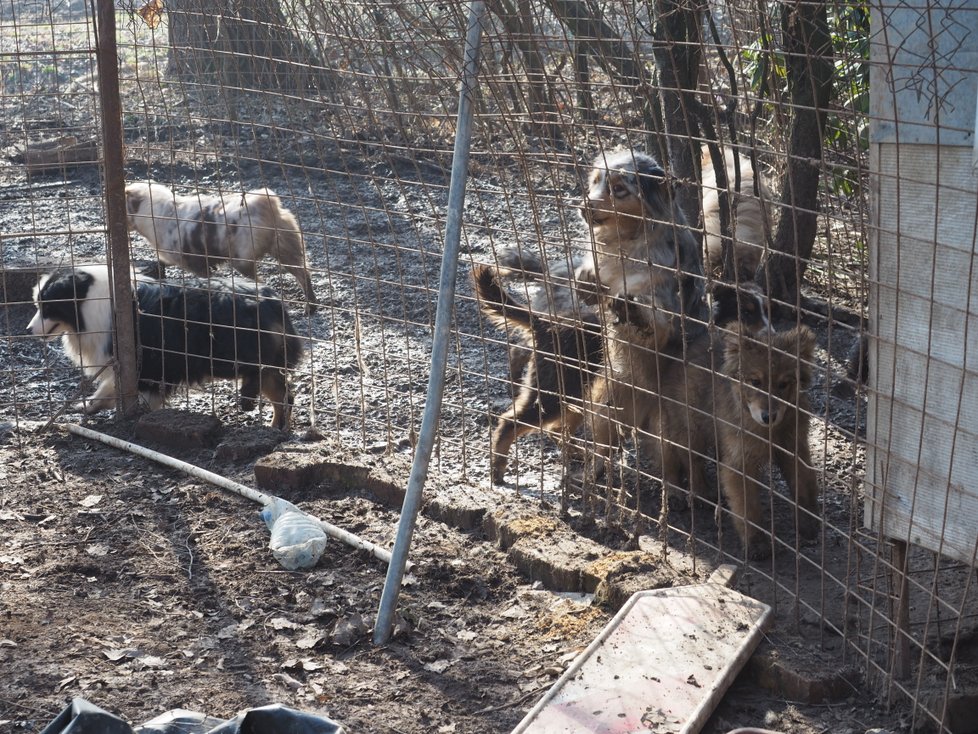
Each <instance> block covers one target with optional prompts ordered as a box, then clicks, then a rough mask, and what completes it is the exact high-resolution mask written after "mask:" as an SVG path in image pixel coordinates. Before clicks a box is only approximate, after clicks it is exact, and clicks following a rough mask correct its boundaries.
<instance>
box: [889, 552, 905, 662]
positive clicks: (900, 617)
mask: <svg viewBox="0 0 978 734" xmlns="http://www.w3.org/2000/svg"><path fill="white" fill-rule="evenodd" d="M907 547H908V546H907V543H906V541H903V540H894V541H893V556H892V560H893V586H894V587H895V590H896V615H894V616H895V618H896V623H895V625H894V629H893V664H892V665H891V666H890V667H891V670H892V671H893V675H894V676H895V677H896V679H897V680H907V679H908V678H909V677H910V584H909V583H908V580H907V573H908V572H909V567H908V565H907Z"/></svg>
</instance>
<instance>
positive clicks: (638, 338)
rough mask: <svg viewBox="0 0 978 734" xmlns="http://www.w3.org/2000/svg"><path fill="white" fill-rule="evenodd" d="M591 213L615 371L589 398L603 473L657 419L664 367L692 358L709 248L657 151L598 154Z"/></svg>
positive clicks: (701, 327)
mask: <svg viewBox="0 0 978 734" xmlns="http://www.w3.org/2000/svg"><path fill="white" fill-rule="evenodd" d="M582 215H583V217H584V220H585V222H586V223H587V225H588V226H589V228H590V230H591V237H592V240H593V243H594V244H593V247H594V257H593V263H592V270H593V273H594V279H595V281H596V282H597V284H598V289H599V292H600V293H601V296H602V299H601V303H602V306H603V308H604V311H605V313H604V319H603V321H604V323H605V324H606V326H607V328H606V334H605V336H606V346H605V349H606V352H607V363H608V366H609V368H608V370H606V373H605V374H604V375H603V376H601V377H599V379H598V380H597V381H596V383H595V386H594V389H593V395H592V400H591V401H590V402H591V403H592V405H593V411H592V412H591V418H592V419H593V420H592V432H593V438H594V442H595V444H596V446H597V450H598V453H599V456H598V457H596V463H595V466H594V471H593V475H594V476H595V477H597V476H599V475H601V474H602V473H603V472H604V470H605V464H606V462H607V460H608V459H610V457H611V455H612V454H613V453H614V452H615V451H616V449H617V448H618V446H619V443H620V435H621V433H622V432H623V431H624V432H627V431H630V430H634V429H639V430H648V428H649V426H654V425H657V423H658V410H659V406H658V396H657V393H658V391H659V384H660V374H659V371H660V368H661V366H662V364H663V363H664V360H665V359H667V358H668V357H673V358H679V359H682V358H683V353H684V351H685V349H686V344H688V343H689V341H690V340H693V339H695V338H696V336H697V335H698V334H700V333H702V332H704V331H705V329H706V324H707V322H708V320H709V310H708V306H707V303H706V299H705V286H706V279H705V277H704V273H703V261H702V257H701V255H700V248H699V246H698V245H697V243H696V240H695V238H694V237H693V235H692V234H691V232H690V230H689V225H688V223H687V221H686V218H685V216H684V215H683V213H682V210H681V209H680V208H679V206H678V205H677V204H676V203H675V201H674V197H673V192H672V183H671V181H670V180H669V178H668V177H667V175H666V173H665V171H664V170H663V168H662V167H661V166H660V165H659V164H658V162H657V161H656V160H655V159H654V158H653V157H652V156H649V155H647V154H645V153H641V152H638V151H633V150H618V151H614V152H610V153H606V154H600V155H598V156H597V158H596V159H595V160H594V164H593V166H592V170H591V174H590V177H589V180H588V192H587V196H586V197H585V200H584V204H583V208H582Z"/></svg>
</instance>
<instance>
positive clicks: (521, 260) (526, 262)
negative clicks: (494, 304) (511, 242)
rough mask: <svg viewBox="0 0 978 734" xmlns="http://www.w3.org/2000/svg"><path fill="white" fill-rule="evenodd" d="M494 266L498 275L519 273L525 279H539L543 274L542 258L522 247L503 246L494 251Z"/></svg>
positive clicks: (507, 275) (508, 275) (509, 275)
mask: <svg viewBox="0 0 978 734" xmlns="http://www.w3.org/2000/svg"><path fill="white" fill-rule="evenodd" d="M496 266H497V269H498V272H499V274H500V275H503V276H505V277H511V276H515V275H521V276H523V277H524V278H525V279H527V280H539V279H540V278H542V277H543V274H544V270H545V268H544V265H543V259H542V258H541V257H540V256H539V255H537V254H535V253H533V252H530V251H529V250H524V249H523V248H522V247H504V248H502V249H500V250H499V251H498V252H497V253H496Z"/></svg>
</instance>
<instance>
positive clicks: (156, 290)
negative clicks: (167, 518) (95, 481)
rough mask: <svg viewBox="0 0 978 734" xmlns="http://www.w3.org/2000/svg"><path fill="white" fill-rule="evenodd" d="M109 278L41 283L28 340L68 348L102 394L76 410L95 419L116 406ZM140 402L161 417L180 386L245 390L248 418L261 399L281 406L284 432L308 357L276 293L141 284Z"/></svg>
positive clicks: (68, 274)
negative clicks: (217, 383) (296, 372)
mask: <svg viewBox="0 0 978 734" xmlns="http://www.w3.org/2000/svg"><path fill="white" fill-rule="evenodd" d="M110 291H111V285H110V278H109V269H108V267H107V266H105V265H89V266H83V267H77V268H74V269H70V270H61V271H57V272H54V273H51V274H50V275H46V276H44V277H43V278H41V280H40V282H39V283H38V284H37V286H36V288H35V289H34V302H35V304H36V305H37V313H36V314H35V315H34V318H32V319H31V321H30V323H29V324H28V326H27V330H28V332H29V333H31V334H33V335H34V336H43V337H44V338H46V339H54V338H55V337H57V336H61V342H62V345H63V346H64V350H65V352H66V353H67V355H68V357H69V358H70V359H71V361H72V362H74V363H75V364H76V365H78V366H79V367H81V369H82V371H83V372H84V373H85V375H87V376H88V377H90V378H92V379H94V381H95V382H96V384H97V389H96V391H95V393H94V395H92V396H91V397H90V398H87V399H86V400H83V401H81V402H80V403H78V404H77V405H76V406H75V407H76V409H78V410H82V411H84V412H86V413H95V412H98V411H100V410H105V409H107V408H113V407H115V405H116V384H115V372H114V371H113V369H112V368H111V366H109V365H110V362H111V360H112V357H113V347H112V325H113V318H112V305H111V301H110V298H109V296H110ZM136 301H137V303H136V304H135V305H136V316H137V319H136V336H137V339H138V342H139V343H138V350H139V355H138V374H139V391H140V395H141V396H142V397H143V399H144V400H145V401H146V403H147V404H148V406H149V407H150V408H153V409H155V408H159V407H160V406H162V405H163V403H164V402H165V400H166V398H167V397H168V396H169V395H170V394H171V393H172V392H173V391H174V390H175V389H176V388H177V387H178V386H180V385H200V384H203V383H206V382H208V381H209V380H212V379H228V380H237V379H240V380H241V408H242V410H245V411H250V410H253V409H254V408H255V405H256V402H257V399H258V396H259V394H261V395H263V396H264V397H266V398H267V399H268V400H269V402H271V403H272V405H273V406H274V417H273V419H272V426H273V427H275V428H279V429H283V430H284V429H287V428H288V426H289V422H290V419H291V413H292V388H291V386H290V384H289V380H288V371H289V370H290V369H292V368H293V367H295V366H296V365H297V364H298V363H299V361H300V359H301V358H302V355H303V343H302V340H301V339H300V338H299V337H298V336H297V335H296V332H295V329H294V328H293V326H292V323H291V321H290V319H289V315H288V312H287V311H286V309H285V305H284V304H283V303H282V301H281V299H279V297H278V296H277V295H276V294H275V292H274V291H272V290H271V289H270V288H266V287H261V286H255V285H252V284H247V285H246V284H244V283H242V282H240V281H238V282H232V281H230V280H225V279H218V278H212V279H209V280H204V279H185V280H181V281H180V283H179V284H177V283H169V282H166V281H155V280H151V279H148V278H145V277H143V276H137V278H136Z"/></svg>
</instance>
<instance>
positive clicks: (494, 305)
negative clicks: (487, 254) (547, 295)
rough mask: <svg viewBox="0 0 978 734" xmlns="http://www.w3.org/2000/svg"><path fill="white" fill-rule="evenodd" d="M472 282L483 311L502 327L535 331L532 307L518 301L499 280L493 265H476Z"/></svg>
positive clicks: (473, 268)
mask: <svg viewBox="0 0 978 734" xmlns="http://www.w3.org/2000/svg"><path fill="white" fill-rule="evenodd" d="M472 283H473V285H474V286H475V292H476V295H478V296H479V305H480V307H481V308H482V313H484V314H485V315H486V317H487V318H488V319H489V320H490V321H492V323H493V324H495V325H496V326H498V327H499V328H500V329H506V328H507V327H509V328H513V327H517V328H519V329H522V330H524V331H526V332H532V331H533V321H532V315H531V312H530V309H529V308H528V307H526V306H524V305H523V304H521V303H518V302H517V301H516V300H515V299H513V297H512V296H510V295H509V293H507V292H506V289H505V288H503V286H502V283H500V282H499V276H498V275H497V273H496V271H495V269H494V268H493V267H492V266H491V265H474V266H473V267H472Z"/></svg>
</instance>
